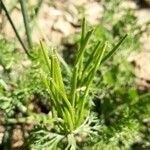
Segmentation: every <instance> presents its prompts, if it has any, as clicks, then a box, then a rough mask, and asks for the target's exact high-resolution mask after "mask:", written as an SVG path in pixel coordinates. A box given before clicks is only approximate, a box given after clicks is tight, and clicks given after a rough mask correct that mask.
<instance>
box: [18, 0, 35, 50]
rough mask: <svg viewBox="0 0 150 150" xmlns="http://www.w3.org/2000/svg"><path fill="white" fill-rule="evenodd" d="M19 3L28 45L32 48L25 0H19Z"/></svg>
mask: <svg viewBox="0 0 150 150" xmlns="http://www.w3.org/2000/svg"><path fill="white" fill-rule="evenodd" d="M20 5H21V12H22V15H23V20H24V26H25V30H26V36H27V41H28V46H29V48H30V49H31V48H32V39H31V34H30V33H31V32H30V27H29V19H28V14H27V7H26V1H25V0H20Z"/></svg>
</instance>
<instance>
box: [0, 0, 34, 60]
mask: <svg viewBox="0 0 150 150" xmlns="http://www.w3.org/2000/svg"><path fill="white" fill-rule="evenodd" d="M1 6H2V8H3V10H4V12H5V14H6V16H7V18H8V20H9V22H10V24H11V26H12V28H13V30H14V32H15V34H16V37H17V39H18V40H19V42H20V44H21V46H22V48H23V50H24V51H25V53H26V54H27V55H28V57H31V56H30V54H29V52H28V50H27V48H26V46H25V45H24V43H23V41H22V39H21V37H20V35H19V33H18V31H17V29H16V27H15V25H14V23H13V21H12V19H11V17H10V15H9V12H8V10H7V8H6V7H5V4H4V3H3V1H2V0H1Z"/></svg>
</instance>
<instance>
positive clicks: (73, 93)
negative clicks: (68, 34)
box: [0, 0, 150, 150]
mask: <svg viewBox="0 0 150 150" xmlns="http://www.w3.org/2000/svg"><path fill="white" fill-rule="evenodd" d="M1 2H3V1H1ZM115 2H116V3H113V2H109V1H108V2H104V3H103V4H104V6H105V5H107V6H108V7H106V8H107V9H108V10H107V11H106V13H105V14H104V16H103V18H102V20H101V25H99V26H96V27H94V28H93V27H87V23H86V20H85V19H83V20H82V24H81V29H82V30H81V37H80V38H78V37H79V35H78V36H77V39H78V41H77V43H78V45H79V46H78V50H76V51H75V52H74V53H75V54H74V55H73V56H74V59H73V60H74V63H72V64H67V63H66V62H65V61H64V60H63V58H61V57H60V55H59V54H58V53H57V51H56V50H55V49H53V48H52V47H51V46H48V45H47V44H46V43H45V42H42V41H41V43H40V44H39V45H34V44H33V42H32V38H31V35H30V26H29V24H28V23H29V22H28V19H30V18H29V17H28V14H27V10H26V6H25V5H26V3H24V1H22V0H21V1H20V5H21V11H22V15H23V17H24V25H25V31H26V37H27V45H25V44H24V43H23V40H22V39H21V37H20V35H19V33H18V31H17V30H16V28H15V26H14V24H13V21H12V20H11V17H10V15H9V12H8V11H7V8H6V7H5V5H4V3H3V7H2V8H3V10H4V11H5V13H6V16H7V17H8V20H9V22H10V23H11V24H12V27H13V29H14V31H15V32H16V36H17V38H18V40H19V42H20V44H21V45H22V47H23V49H24V51H25V53H26V54H27V56H25V55H22V54H20V52H18V50H17V49H16V46H15V45H13V43H11V42H7V41H6V40H0V69H1V70H0V116H1V118H0V125H1V126H5V131H4V136H3V139H2V144H1V147H2V149H4V150H8V149H12V145H13V143H12V132H13V130H14V128H15V126H16V125H20V126H21V129H22V133H23V135H24V136H23V138H24V144H23V146H22V147H21V149H31V150H38V149H44V150H55V149H56V150H59V149H60V150H61V149H66V150H75V149H93V150H95V149H97V150H110V149H112V150H116V149H118V150H120V149H123V150H124V149H125V150H126V149H127V150H128V149H136V145H137V147H140V148H141V149H149V145H150V139H149V136H148V135H149V132H150V131H149V125H148V122H147V119H148V118H149V115H150V103H149V98H150V95H149V93H148V92H144V93H141V92H140V91H138V90H137V87H136V86H135V85H134V80H133V77H134V75H133V72H132V67H131V65H130V64H129V63H128V62H127V56H128V55H129V53H130V52H131V51H132V50H134V49H137V48H138V47H139V43H138V42H139V37H138V34H137V32H135V33H136V34H132V36H131V33H130V32H133V31H137V29H138V28H136V26H133V24H135V22H136V17H135V16H134V15H133V14H132V12H131V11H130V10H125V11H124V12H125V13H124V15H123V16H122V17H121V18H120V19H119V20H117V21H116V20H115V21H114V22H113V23H112V22H111V21H112V20H113V19H114V18H115V15H116V14H117V13H118V12H119V11H120V10H119V7H116V6H119V4H120V1H118V0H117V1H115ZM41 3H42V1H39V6H40V5H41ZM112 5H113V7H112ZM116 8H118V9H116ZM127 22H128V24H127ZM107 24H109V26H107ZM111 31H112V32H111ZM124 33H129V35H128V36H127V35H124ZM106 41H109V43H108V42H106ZM116 41H119V42H116ZM73 42H74V43H75V42H76V40H73ZM119 47H120V50H118V48H119ZM28 49H30V51H28ZM117 50H118V51H117ZM116 51H117V52H116ZM114 53H115V55H114ZM68 59H69V58H68ZM24 63H25V64H26V63H29V65H27V66H26V65H24ZM28 125H33V128H32V130H31V131H29V132H27V131H26V129H25V126H28ZM26 132H27V133H26ZM24 133H26V134H24Z"/></svg>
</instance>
